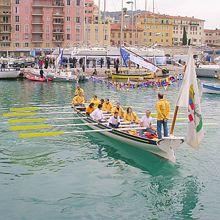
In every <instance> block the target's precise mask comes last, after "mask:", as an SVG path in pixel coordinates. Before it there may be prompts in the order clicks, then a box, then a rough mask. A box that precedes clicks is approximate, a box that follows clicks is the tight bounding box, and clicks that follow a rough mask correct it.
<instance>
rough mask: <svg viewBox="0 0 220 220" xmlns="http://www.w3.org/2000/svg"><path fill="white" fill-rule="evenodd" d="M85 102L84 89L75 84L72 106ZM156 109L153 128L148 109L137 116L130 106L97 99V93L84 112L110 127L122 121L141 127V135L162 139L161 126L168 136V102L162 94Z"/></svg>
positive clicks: (165, 135)
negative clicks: (155, 123) (155, 125)
mask: <svg viewBox="0 0 220 220" xmlns="http://www.w3.org/2000/svg"><path fill="white" fill-rule="evenodd" d="M85 102H86V101H85V93H84V90H83V89H82V88H80V86H79V85H77V87H76V90H75V96H74V98H73V100H72V106H74V107H76V106H80V107H82V106H83V107H85V104H86V103H85ZM156 111H157V127H156V128H155V127H154V126H153V124H152V122H153V120H154V119H153V118H152V117H151V111H150V110H146V113H145V114H144V115H143V116H142V117H141V118H139V117H138V115H137V113H136V112H135V111H134V110H133V109H132V107H127V108H126V109H124V108H123V107H122V106H121V105H120V103H119V102H117V103H116V104H115V105H113V104H112V103H111V102H110V100H109V99H105V100H104V99H99V98H98V97H97V95H94V96H93V97H92V99H91V100H90V102H89V104H88V106H87V107H85V112H86V114H87V115H88V116H90V117H91V118H92V119H93V120H95V121H98V122H100V123H104V122H107V125H108V126H109V127H111V128H120V126H122V123H125V124H126V123H127V124H137V125H140V126H141V127H143V129H141V130H140V132H139V134H140V135H141V136H143V135H146V136H147V137H148V138H158V139H162V127H163V136H164V137H168V136H169V132H168V120H169V115H170V103H169V101H168V100H167V99H165V98H164V95H163V94H160V93H159V94H158V101H157V103H156Z"/></svg>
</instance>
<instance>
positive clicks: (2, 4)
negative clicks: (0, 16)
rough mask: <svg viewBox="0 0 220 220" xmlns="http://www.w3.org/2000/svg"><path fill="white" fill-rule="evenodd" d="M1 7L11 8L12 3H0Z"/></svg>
mask: <svg viewBox="0 0 220 220" xmlns="http://www.w3.org/2000/svg"><path fill="white" fill-rule="evenodd" d="M0 7H7V8H8V7H11V3H10V2H4V1H3V2H2V1H0Z"/></svg>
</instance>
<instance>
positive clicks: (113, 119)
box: [108, 111, 120, 128]
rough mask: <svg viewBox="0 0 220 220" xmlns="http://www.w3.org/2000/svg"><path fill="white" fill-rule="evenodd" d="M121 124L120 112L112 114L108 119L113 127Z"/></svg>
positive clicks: (109, 124)
mask: <svg viewBox="0 0 220 220" xmlns="http://www.w3.org/2000/svg"><path fill="white" fill-rule="evenodd" d="M119 125H120V117H119V114H118V112H117V111H116V112H114V115H112V116H111V117H110V118H109V120H108V126H109V127H112V128H118V127H119Z"/></svg>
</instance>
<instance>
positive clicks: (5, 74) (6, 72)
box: [0, 69, 20, 79]
mask: <svg viewBox="0 0 220 220" xmlns="http://www.w3.org/2000/svg"><path fill="white" fill-rule="evenodd" d="M19 75H20V70H15V69H2V70H1V69H0V79H16V78H18V77H19Z"/></svg>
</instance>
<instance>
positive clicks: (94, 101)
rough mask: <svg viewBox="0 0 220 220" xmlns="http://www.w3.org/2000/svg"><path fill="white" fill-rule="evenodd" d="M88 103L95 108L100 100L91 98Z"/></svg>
mask: <svg viewBox="0 0 220 220" xmlns="http://www.w3.org/2000/svg"><path fill="white" fill-rule="evenodd" d="M90 103H94V107H95V108H97V107H98V105H99V104H100V100H99V99H94V98H92V99H91V101H90Z"/></svg>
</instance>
